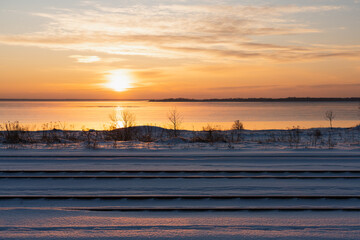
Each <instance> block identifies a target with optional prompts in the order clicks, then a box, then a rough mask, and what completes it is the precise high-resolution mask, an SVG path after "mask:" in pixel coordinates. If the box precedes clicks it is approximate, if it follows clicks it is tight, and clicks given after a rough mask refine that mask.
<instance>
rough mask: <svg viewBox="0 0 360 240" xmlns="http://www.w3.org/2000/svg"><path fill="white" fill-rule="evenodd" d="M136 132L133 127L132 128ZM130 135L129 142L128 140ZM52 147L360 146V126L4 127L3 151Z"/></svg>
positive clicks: (0, 146) (228, 148)
mask: <svg viewBox="0 0 360 240" xmlns="http://www.w3.org/2000/svg"><path fill="white" fill-rule="evenodd" d="M128 131H130V132H128ZM124 139H125V140H126V141H124ZM7 149H10V150H14V149H38V150H41V149H49V150H54V149H56V150H59V149H64V150H66V151H72V150H86V149H96V150H101V149H106V150H122V151H123V150H126V151H135V150H136V151H148V150H151V151H154V150H155V151H169V150H170V151H194V150H201V151H204V150H220V151H224V150H226V151H231V150H246V151H269V150H294V149H295V150H326V149H334V150H344V151H352V150H355V151H359V150H360V127H359V126H358V127H355V128H334V129H330V128H319V129H299V128H292V129H289V130H254V131H252V130H228V131H221V130H218V129H216V128H215V127H214V128H209V129H208V130H207V131H180V132H179V136H177V137H174V132H172V131H171V130H168V129H164V128H159V127H151V126H141V127H134V128H131V130H126V129H118V130H115V131H95V130H90V131H62V130H49V131H36V132H31V131H30V132H22V133H19V134H18V135H16V134H15V136H12V135H10V136H9V134H8V133H6V132H0V150H7Z"/></svg>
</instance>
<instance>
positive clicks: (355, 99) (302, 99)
mask: <svg viewBox="0 0 360 240" xmlns="http://www.w3.org/2000/svg"><path fill="white" fill-rule="evenodd" d="M102 101H103V102H117V101H148V102H360V97H349V98H312V97H299V98H298V97H288V98H208V99H193V98H165V99H20V98H18V99H15V98H13V99H5V98H3V99H0V102H102Z"/></svg>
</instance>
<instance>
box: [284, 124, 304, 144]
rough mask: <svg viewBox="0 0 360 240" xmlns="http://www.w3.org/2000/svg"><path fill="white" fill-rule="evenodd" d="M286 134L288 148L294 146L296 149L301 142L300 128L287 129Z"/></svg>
mask: <svg viewBox="0 0 360 240" xmlns="http://www.w3.org/2000/svg"><path fill="white" fill-rule="evenodd" d="M287 132H288V143H289V145H290V147H293V146H295V147H296V148H297V147H298V145H299V143H300V141H301V131H300V127H299V126H297V127H295V126H294V127H292V128H289V129H288V131H287Z"/></svg>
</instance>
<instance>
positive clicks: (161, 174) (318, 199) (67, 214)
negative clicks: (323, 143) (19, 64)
mask: <svg viewBox="0 0 360 240" xmlns="http://www.w3.org/2000/svg"><path fill="white" fill-rule="evenodd" d="M174 145H176V144H174ZM174 148H175V149H169V148H167V149H163V150H158V151H154V150H152V149H141V150H138V149H136V148H134V149H127V150H124V149H122V150H119V149H101V148H99V149H87V148H80V149H72V150H71V149H66V148H65V149H34V148H31V149H29V148H27V149H26V148H25V149H3V150H1V151H0V183H1V184H0V236H1V237H0V239H119V238H121V239H358V237H359V235H360V230H359V229H360V218H359V211H360V187H359V186H360V151H359V150H357V149H352V150H344V149H341V150H339V149H337V150H336V149H316V150H314V149H312V150H309V149H290V150H283V149H276V148H275V149H273V150H258V151H256V150H254V149H251V150H244V149H211V148H206V150H201V149H187V150H181V148H176V147H174Z"/></svg>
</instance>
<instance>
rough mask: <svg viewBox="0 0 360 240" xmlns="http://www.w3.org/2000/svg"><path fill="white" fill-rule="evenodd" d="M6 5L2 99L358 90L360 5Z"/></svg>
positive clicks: (107, 0)
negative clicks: (124, 71) (125, 72)
mask: <svg viewBox="0 0 360 240" xmlns="http://www.w3.org/2000/svg"><path fill="white" fill-rule="evenodd" d="M0 9H1V10H0V16H1V19H0V20H1V22H3V23H4V24H2V26H1V28H0V51H1V56H0V66H1V71H0V83H1V89H0V95H1V97H2V98H86V99H89V98H94V99H96V98H99V99H104V98H111V99H114V98H124V99H153V98H169V97H185V98H227V97H234V98H236V97H240V98H247V97H271V98H278V97H289V96H290V97H356V96H358V93H359V92H360V83H359V78H360V68H359V66H360V42H359V39H360V30H359V27H358V25H359V24H358V23H359V21H360V15H359V14H358V13H359V11H360V3H359V1H352V0H349V1H330V0H325V1H298V0H296V1H291V2H289V1H285V0H270V1H263V0H261V1H232V0H225V1H221V2H214V1H208V0H205V1H181V2H176V3H173V2H171V1H164V0H160V1H156V2H153V1H145V0H142V1H137V2H136V3H133V2H131V1H113V0H104V1H95V0H94V1H55V2H54V1H42V0H36V1H31V2H30V1H24V0H14V1H1V3H0ZM19 69H21V71H19ZM119 69H122V70H124V69H125V70H126V71H127V72H128V73H129V72H130V73H131V75H132V76H131V77H129V75H127V74H124V73H123V72H118V71H119ZM109 73H110V74H109ZM104 79H106V80H105V82H104ZM134 79H135V80H136V84H134ZM106 81H108V83H106ZM104 84H107V86H106V87H103V86H104ZM100 85H101V86H102V87H101V88H99V86H100Z"/></svg>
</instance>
